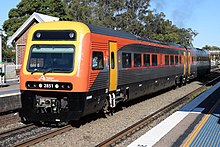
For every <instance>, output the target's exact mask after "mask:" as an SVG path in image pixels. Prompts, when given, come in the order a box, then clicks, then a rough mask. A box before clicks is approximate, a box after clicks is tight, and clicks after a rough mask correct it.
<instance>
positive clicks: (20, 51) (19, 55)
mask: <svg viewBox="0 0 220 147" xmlns="http://www.w3.org/2000/svg"><path fill="white" fill-rule="evenodd" d="M36 23H37V22H33V23H32V25H30V27H29V28H28V29H27V30H26V31H25V32H24V33H23V34H22V35H21V36H20V37H19V38H17V40H16V41H15V45H16V64H17V65H19V64H22V62H23V58H24V52H25V47H26V43H27V35H28V32H29V30H30V28H31V26H33V25H34V24H36Z"/></svg>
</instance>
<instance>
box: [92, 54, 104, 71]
mask: <svg viewBox="0 0 220 147" xmlns="http://www.w3.org/2000/svg"><path fill="white" fill-rule="evenodd" d="M92 69H93V70H101V69H104V63H103V52H93V53H92Z"/></svg>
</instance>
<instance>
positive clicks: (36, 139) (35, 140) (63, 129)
mask: <svg viewBox="0 0 220 147" xmlns="http://www.w3.org/2000/svg"><path fill="white" fill-rule="evenodd" d="M73 128H74V127H73V126H71V125H67V126H64V127H61V128H57V129H55V130H51V131H48V132H46V133H44V134H41V135H38V136H36V137H33V138H30V139H28V140H25V141H23V142H21V143H19V144H17V145H16V146H17V147H26V146H31V145H34V144H36V143H38V142H41V141H44V140H46V139H49V138H52V137H54V136H56V135H59V134H62V133H65V132H67V131H70V130H72V129H73Z"/></svg>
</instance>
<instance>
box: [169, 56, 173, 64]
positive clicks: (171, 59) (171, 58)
mask: <svg viewBox="0 0 220 147" xmlns="http://www.w3.org/2000/svg"><path fill="white" fill-rule="evenodd" d="M170 65H174V56H170Z"/></svg>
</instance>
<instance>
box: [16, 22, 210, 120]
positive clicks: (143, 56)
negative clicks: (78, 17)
mask: <svg viewBox="0 0 220 147" xmlns="http://www.w3.org/2000/svg"><path fill="white" fill-rule="evenodd" d="M209 71H210V60H209V55H208V52H207V51H205V50H202V49H197V48H190V47H186V46H181V45H177V44H170V43H162V42H158V41H151V40H147V39H142V38H139V37H136V36H134V35H132V34H130V33H126V32H122V31H116V30H112V29H107V28H104V27H100V26H94V25H90V24H84V23H80V22H68V21H60V22H45V23H39V24H36V25H34V26H33V27H32V28H31V29H30V31H29V34H28V38H27V45H26V50H25V55H24V60H23V64H22V68H21V72H20V89H21V101H22V109H21V112H20V116H21V118H22V119H23V120H26V121H31V122H51V123H59V122H68V121H70V120H78V119H80V118H81V117H83V116H85V115H88V114H91V113H95V112H98V111H104V112H106V113H107V112H109V111H111V110H112V109H113V108H114V107H116V105H117V104H118V103H120V102H126V101H129V100H132V99H135V98H137V97H140V96H143V95H146V94H149V93H153V92H157V91H159V90H161V89H164V88H167V87H171V86H174V85H178V84H179V85H181V84H184V83H185V82H186V81H187V80H190V79H193V78H196V77H197V76H199V75H203V74H206V73H208V72H209Z"/></svg>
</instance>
